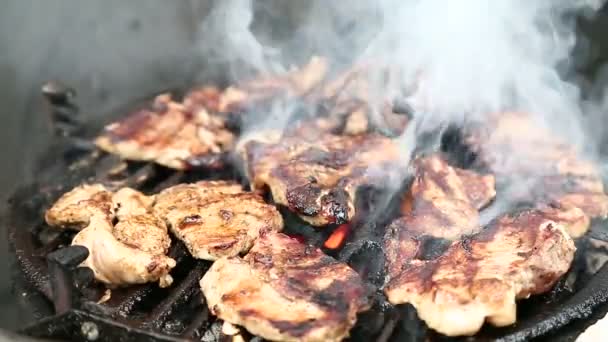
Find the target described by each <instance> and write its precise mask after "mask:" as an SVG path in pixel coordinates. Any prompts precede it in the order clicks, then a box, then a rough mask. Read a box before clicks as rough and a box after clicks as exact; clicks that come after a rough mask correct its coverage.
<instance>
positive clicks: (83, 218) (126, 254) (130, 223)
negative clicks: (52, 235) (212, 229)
mask: <svg viewBox="0 0 608 342" xmlns="http://www.w3.org/2000/svg"><path fill="white" fill-rule="evenodd" d="M152 201H153V199H150V198H148V197H147V196H145V195H143V194H141V193H139V192H138V191H136V190H133V189H128V188H124V189H121V190H119V191H118V192H116V193H114V194H113V193H111V192H110V191H108V190H106V189H105V188H104V187H103V186H102V185H100V184H94V185H82V186H79V187H76V188H75V189H73V190H72V191H70V192H68V193H66V194H64V195H63V196H62V197H61V198H59V200H58V201H57V202H56V203H55V204H54V205H53V206H52V207H51V208H50V209H49V210H48V211H47V212H46V215H45V218H46V221H47V223H48V224H49V225H51V226H58V227H74V228H76V229H80V232H78V234H76V236H75V237H74V239H73V240H72V244H73V245H80V246H84V247H86V248H87V249H88V250H89V256H88V258H87V259H86V260H85V261H84V262H83V264H82V265H83V266H86V267H89V268H90V269H91V270H92V271H93V273H94V274H95V278H96V279H97V280H98V281H101V282H103V283H105V284H107V285H109V286H122V285H130V284H142V283H147V282H154V281H158V282H159V285H160V286H161V287H167V286H169V285H171V283H172V281H173V279H172V277H171V276H170V275H169V272H170V271H171V269H172V268H173V267H175V260H173V259H171V258H169V257H167V256H166V254H167V252H168V249H169V246H170V244H171V240H170V238H169V234H168V232H167V226H166V225H165V223H164V222H163V221H162V220H160V219H159V218H157V217H156V216H154V215H153V214H152V213H151V212H150V210H151V203H152ZM114 220H116V221H117V222H116V224H115V225H114V224H113V221H114Z"/></svg>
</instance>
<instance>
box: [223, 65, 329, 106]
mask: <svg viewBox="0 0 608 342" xmlns="http://www.w3.org/2000/svg"><path fill="white" fill-rule="evenodd" d="M327 70H328V62H327V60H325V59H324V58H321V57H316V56H314V57H312V58H311V59H310V61H309V62H308V63H307V64H306V65H304V66H302V67H300V68H296V69H292V70H290V71H288V72H287V73H285V74H282V75H273V76H266V77H258V78H255V79H253V80H250V81H247V82H242V83H240V84H238V85H235V86H231V87H228V88H226V90H224V92H223V93H222V94H221V95H220V98H219V103H218V110H219V111H221V112H231V111H239V110H242V109H246V108H250V107H253V106H255V105H259V104H261V103H264V102H268V101H271V100H273V99H277V98H282V97H291V98H293V97H296V96H303V95H306V94H307V93H309V92H310V91H312V90H313V89H314V88H315V87H316V86H318V85H320V84H321V82H322V81H323V80H324V78H325V76H326V74H327Z"/></svg>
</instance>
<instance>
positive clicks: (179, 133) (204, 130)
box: [95, 95, 234, 169]
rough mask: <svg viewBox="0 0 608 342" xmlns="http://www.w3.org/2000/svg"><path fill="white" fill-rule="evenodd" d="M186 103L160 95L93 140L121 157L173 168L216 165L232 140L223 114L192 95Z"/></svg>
mask: <svg viewBox="0 0 608 342" xmlns="http://www.w3.org/2000/svg"><path fill="white" fill-rule="evenodd" d="M193 97H194V96H193ZM186 103H187V104H188V106H187V105H184V104H180V103H177V102H174V101H172V100H171V98H170V96H169V95H159V96H158V97H157V98H156V99H155V100H154V104H153V105H152V107H151V108H148V109H142V110H139V111H137V112H135V113H133V114H131V115H129V116H128V117H126V118H125V119H123V120H121V121H118V122H115V123H112V124H110V125H108V126H107V127H106V129H105V131H104V132H103V134H101V135H100V136H99V137H97V139H96V140H95V143H96V145H97V146H98V147H99V148H101V149H102V150H104V151H107V152H109V153H114V154H117V155H119V156H121V157H122V158H124V159H128V160H142V161H154V162H156V163H158V164H160V165H164V166H167V167H169V168H174V169H186V168H190V167H197V166H206V167H218V166H219V165H220V155H221V153H223V152H225V151H227V150H228V149H230V148H231V146H232V144H233V140H234V136H233V134H232V132H230V131H229V130H228V129H227V128H226V117H225V116H222V115H220V114H214V113H212V112H210V111H208V110H207V109H206V108H204V107H202V106H201V105H200V104H199V103H198V102H196V101H195V100H194V99H190V100H189V101H187V102H186Z"/></svg>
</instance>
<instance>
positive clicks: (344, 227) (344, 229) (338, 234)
mask: <svg viewBox="0 0 608 342" xmlns="http://www.w3.org/2000/svg"><path fill="white" fill-rule="evenodd" d="M349 231H350V226H349V225H348V223H345V224H341V225H339V226H338V228H336V230H334V231H333V233H331V235H330V236H329V237H328V238H327V240H325V243H324V244H323V246H325V248H329V249H338V248H340V247H341V246H342V244H343V243H344V241H345V240H346V237H347V236H348V232H349Z"/></svg>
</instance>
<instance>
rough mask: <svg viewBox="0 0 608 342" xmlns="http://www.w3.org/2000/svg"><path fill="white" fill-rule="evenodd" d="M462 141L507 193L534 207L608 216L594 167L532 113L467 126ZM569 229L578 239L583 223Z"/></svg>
mask: <svg viewBox="0 0 608 342" xmlns="http://www.w3.org/2000/svg"><path fill="white" fill-rule="evenodd" d="M465 142H466V144H467V145H468V146H469V148H470V149H471V150H472V151H473V152H475V153H476V154H477V160H478V162H479V163H480V164H481V165H482V166H483V167H486V168H488V169H489V170H490V171H491V172H492V173H494V174H495V175H496V177H497V180H498V181H499V182H500V183H509V184H510V187H511V188H515V189H516V190H515V191H511V192H513V194H512V196H513V197H515V198H519V199H520V200H521V201H527V202H531V203H533V204H538V205H539V206H540V207H545V206H547V205H550V206H552V207H554V208H561V209H563V210H565V211H568V213H569V215H571V214H573V213H575V212H576V214H577V215H579V214H580V213H581V212H582V213H583V214H585V215H586V216H587V219H582V218H579V222H583V221H587V222H590V221H591V219H594V218H606V217H607V216H608V196H606V194H605V191H604V184H603V181H602V178H601V175H600V172H599V168H598V167H597V165H595V164H594V163H593V162H591V161H589V160H586V159H584V158H583V157H581V156H579V155H578V153H577V151H576V150H575V149H574V147H573V146H570V145H569V144H568V142H567V141H564V140H562V139H560V138H559V137H558V136H557V135H555V134H552V132H551V131H550V130H549V129H548V128H547V127H545V126H544V125H542V124H541V123H540V122H538V121H536V120H535V118H534V117H533V116H532V115H530V114H526V113H513V112H507V113H501V114H500V115H497V116H496V118H495V119H494V120H493V121H491V123H490V124H487V125H484V126H482V127H473V128H472V129H470V131H469V132H467V133H466V134H465ZM522 146H525V147H528V146H529V147H533V148H522ZM514 175H516V177H514ZM521 183H524V185H523V186H521ZM575 208H578V209H580V210H578V211H577V210H575ZM573 227H576V230H573V231H571V232H570V233H571V235H572V236H573V237H579V236H581V235H583V234H584V233H585V232H586V231H587V230H588V229H589V224H587V226H586V227H583V226H582V225H580V224H579V225H575V226H573Z"/></svg>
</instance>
